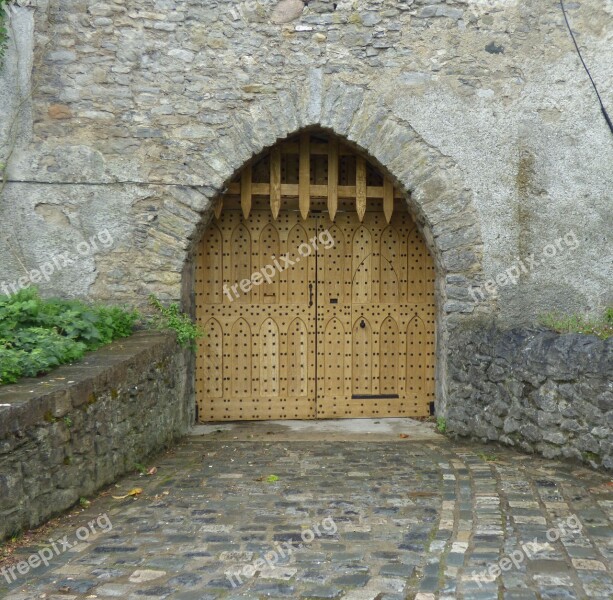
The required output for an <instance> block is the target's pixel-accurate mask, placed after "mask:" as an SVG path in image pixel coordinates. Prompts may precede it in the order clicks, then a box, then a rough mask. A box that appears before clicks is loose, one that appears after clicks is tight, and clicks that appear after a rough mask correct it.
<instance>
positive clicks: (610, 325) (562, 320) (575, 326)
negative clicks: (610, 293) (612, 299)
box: [539, 307, 613, 340]
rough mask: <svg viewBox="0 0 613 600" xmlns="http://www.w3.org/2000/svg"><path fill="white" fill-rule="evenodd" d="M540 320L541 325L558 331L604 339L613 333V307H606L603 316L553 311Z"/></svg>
mask: <svg viewBox="0 0 613 600" xmlns="http://www.w3.org/2000/svg"><path fill="white" fill-rule="evenodd" d="M539 321H540V323H541V325H544V326H545V327H548V328H549V329H553V330H554V331H557V332H558V333H584V334H586V335H595V336H597V337H599V338H601V339H603V340H606V339H607V338H609V337H611V336H612V335H613V307H608V308H606V309H605V311H604V314H603V315H602V317H590V316H588V315H563V314H560V313H557V312H551V313H547V314H545V315H543V316H542V317H541V318H540V319H539Z"/></svg>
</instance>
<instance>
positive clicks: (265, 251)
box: [195, 132, 435, 421]
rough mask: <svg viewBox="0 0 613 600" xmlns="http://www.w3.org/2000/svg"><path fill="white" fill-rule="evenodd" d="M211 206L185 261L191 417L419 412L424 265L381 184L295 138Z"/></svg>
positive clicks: (425, 318) (324, 143)
mask: <svg viewBox="0 0 613 600" xmlns="http://www.w3.org/2000/svg"><path fill="white" fill-rule="evenodd" d="M215 208H216V210H215V219H214V221H213V222H212V223H211V224H210V225H209V227H208V228H207V230H206V231H205V233H204V236H203V239H202V242H201V244H200V245H199V247H198V250H197V252H196V271H195V272H196V275H195V278H196V281H195V293H196V314H197V318H198V320H199V322H200V323H201V324H202V325H203V327H204V329H205V330H206V332H207V336H206V337H205V338H203V339H202V341H201V343H200V347H199V352H198V358H197V375H196V392H197V402H198V414H199V420H201V421H219V420H262V419H266V420H268V419H314V418H343V417H408V416H426V415H428V414H430V410H431V403H432V402H433V401H434V389H435V385H434V371H435V298H434V284H435V269H434V262H433V260H432V258H431V255H430V253H429V251H428V248H427V247H426V245H425V243H424V241H423V239H422V237H421V234H420V231H419V229H418V227H417V226H416V224H415V222H414V221H413V219H412V218H411V216H410V214H409V213H408V210H407V203H406V199H405V198H404V197H403V195H402V194H401V193H400V192H399V191H398V190H396V189H395V188H394V186H393V184H392V182H391V181H390V179H389V178H388V177H387V176H386V175H385V174H384V173H382V172H381V171H380V170H379V169H378V168H377V167H376V166H375V165H373V164H371V163H370V162H369V161H368V160H367V159H366V158H365V157H364V156H362V155H361V154H359V153H358V152H356V151H355V150H354V149H353V148H350V147H349V146H346V145H344V144H342V143H341V142H339V140H338V139H337V138H335V137H334V136H331V135H329V134H327V133H323V132H307V133H302V134H299V135H297V136H294V137H292V138H288V139H287V140H286V141H284V142H281V143H279V144H277V145H276V146H275V147H274V148H272V149H271V151H270V152H268V153H267V154H265V155H264V156H261V157H259V158H258V159H257V160H256V161H255V162H253V164H250V165H247V166H246V167H245V168H244V169H243V171H242V172H241V173H240V174H239V175H238V176H237V177H236V179H235V181H234V182H232V183H231V184H230V186H229V188H228V191H227V192H226V194H225V195H223V196H222V197H220V198H219V199H218V202H217V205H216V207H215Z"/></svg>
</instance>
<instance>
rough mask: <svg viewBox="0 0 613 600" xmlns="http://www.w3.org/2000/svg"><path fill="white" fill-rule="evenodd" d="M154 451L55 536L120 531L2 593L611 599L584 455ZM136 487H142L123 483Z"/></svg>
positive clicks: (141, 598) (336, 448)
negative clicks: (147, 469)
mask: <svg viewBox="0 0 613 600" xmlns="http://www.w3.org/2000/svg"><path fill="white" fill-rule="evenodd" d="M155 465H156V466H157V467H158V471H157V473H155V474H154V475H152V476H141V475H138V474H135V475H134V476H130V477H127V478H124V479H123V480H122V481H120V482H119V484H118V485H117V486H116V487H114V488H113V489H112V492H111V493H108V494H107V495H103V497H101V498H99V499H97V500H96V501H95V502H94V503H93V504H92V506H90V507H89V508H88V509H86V510H85V511H83V512H82V513H79V515H78V516H77V517H76V518H73V519H72V520H71V521H70V522H66V521H62V522H61V525H59V526H58V528H57V529H55V530H53V531H51V532H48V533H47V537H49V538H50V539H53V540H58V539H59V538H62V537H63V536H64V535H67V536H68V538H67V540H68V541H69V542H71V543H73V542H74V541H75V539H76V536H77V535H79V532H80V535H81V537H83V538H85V537H86V534H87V531H86V530H78V529H77V527H79V526H80V525H84V524H85V525H86V524H87V523H88V522H91V521H92V520H94V519H96V517H99V515H102V514H104V513H106V514H108V517H109V519H110V522H111V523H112V530H108V531H106V532H104V531H101V530H100V527H98V529H96V531H97V533H96V534H94V535H92V536H91V537H89V538H88V539H87V540H86V541H83V542H80V543H79V544H78V545H76V546H74V547H72V548H71V549H70V550H67V551H66V552H64V553H62V554H60V555H58V556H54V557H53V558H52V559H51V561H50V564H49V566H48V567H44V566H40V567H38V568H33V569H31V570H30V572H29V573H27V574H25V575H19V574H18V573H17V571H16V570H15V569H14V570H13V573H15V574H16V575H18V580H17V582H16V583H15V584H13V585H12V586H10V588H7V587H5V588H4V591H3V592H2V593H1V594H0V596H3V597H5V598H8V599H9V600H26V599H33V598H48V599H61V600H71V599H76V598H79V599H81V598H126V599H134V600H147V599H156V600H158V599H160V598H176V599H178V600H205V599H206V600H213V599H216V598H221V599H225V600H230V599H239V598H255V599H259V598H277V597H278V598H305V599H306V598H311V599H324V598H343V599H344V600H392V599H401V598H402V599H404V598H410V599H413V598H415V599H417V600H434V599H449V600H450V599H465V600H468V599H471V600H477V599H484V600H493V599H504V600H534V599H543V600H553V599H561V600H570V599H573V598H580V599H583V598H603V599H607V600H611V598H613V569H612V559H613V523H612V520H613V488H612V487H611V486H610V485H608V484H610V483H611V481H610V477H606V476H604V475H598V474H595V473H593V472H591V471H589V470H587V469H584V468H582V467H578V466H576V465H569V464H562V463H558V462H552V461H547V460H545V459H537V458H534V457H526V456H523V455H520V454H516V453H513V452H511V451H508V450H503V449H498V448H492V447H481V446H475V445H470V446H463V445H457V444H453V443H450V442H449V441H446V440H444V439H442V438H441V441H432V442H411V441H407V440H405V439H400V438H399V439H397V440H393V441H387V442H368V443H366V442H363V441H362V442H336V441H327V442H326V441H319V442H276V441H275V442H236V441H234V442H233V441H226V440H219V441H217V440H206V439H203V438H197V437H192V438H189V439H188V440H186V441H185V442H184V443H183V444H182V445H180V446H179V447H177V448H175V449H174V450H173V451H172V452H170V453H168V454H166V455H164V456H161V457H159V458H158V459H157V460H156V461H155ZM135 487H141V488H142V490H143V491H142V493H141V494H140V495H139V496H138V497H136V499H135V498H134V497H128V498H125V499H122V500H117V499H113V498H112V494H114V495H122V494H126V493H127V492H128V491H129V490H130V489H131V488H135ZM86 526H87V525H86ZM94 528H95V527H94ZM107 529H108V528H107ZM535 540H536V541H535ZM56 545H57V544H56ZM40 549H41V547H40V546H36V545H30V546H29V547H27V548H22V549H21V550H20V555H21V557H22V558H24V559H27V557H28V556H29V555H31V554H32V553H33V552H36V551H38V550H40ZM273 553H275V554H276V556H277V557H278V559H276V558H275V554H273ZM22 568H23V569H24V570H25V567H23V565H22ZM5 573H6V576H8V577H9V578H10V572H9V571H5ZM228 573H230V574H231V575H232V574H234V575H233V576H232V577H230V578H229V577H228V576H227V574H228ZM490 575H492V576H490ZM496 575H498V576H497V577H495V576H496ZM4 582H5V578H3V579H2V583H3V584H4Z"/></svg>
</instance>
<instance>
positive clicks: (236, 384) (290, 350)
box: [196, 204, 316, 421]
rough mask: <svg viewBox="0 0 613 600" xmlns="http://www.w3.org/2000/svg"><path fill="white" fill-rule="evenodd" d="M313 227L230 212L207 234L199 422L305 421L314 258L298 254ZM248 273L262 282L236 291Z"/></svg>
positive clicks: (311, 361) (202, 263) (200, 287)
mask: <svg viewBox="0 0 613 600" xmlns="http://www.w3.org/2000/svg"><path fill="white" fill-rule="evenodd" d="M313 225H314V223H312V222H309V221H306V222H305V221H302V220H301V219H300V216H299V213H298V212H284V213H283V214H281V215H279V218H278V220H276V221H273V220H272V219H271V217H270V211H269V210H268V209H266V210H262V209H255V210H252V211H251V214H250V217H249V219H247V220H245V219H243V216H242V213H241V210H240V208H239V207H238V206H237V207H236V208H235V209H234V210H233V209H232V206H231V204H230V206H229V207H228V209H227V210H224V213H223V216H222V218H221V219H219V221H218V222H216V223H215V224H213V225H211V226H210V229H209V230H208V231H207V235H206V239H205V241H204V243H203V244H202V246H201V249H200V252H199V255H198V257H197V258H198V260H197V265H196V273H197V274H196V299H197V303H198V305H199V306H200V307H201V310H199V311H198V312H199V315H198V317H199V318H198V320H199V322H200V324H201V325H202V327H203V328H204V330H205V331H206V337H204V338H202V339H201V340H200V343H199V352H198V356H197V367H196V369H197V370H196V389H197V396H198V415H199V419H200V420H201V421H220V420H259V419H312V418H315V416H316V403H315V298H314V288H313V286H314V282H315V256H314V251H313V254H312V255H311V256H302V255H301V254H300V253H299V252H298V249H299V248H301V249H302V250H303V252H305V248H306V246H304V244H307V245H308V244H309V240H310V239H311V238H312V237H313V235H314V229H313ZM285 254H287V257H288V259H289V261H285V260H283V259H282V258H281V257H282V256H283V255H285ZM291 262H293V263H295V264H294V265H290V264H289V263H291ZM281 269H283V270H281ZM254 273H261V274H262V273H263V275H262V278H261V281H262V283H259V284H258V285H254V286H253V287H252V288H251V289H250V290H248V291H247V292H245V291H244V290H243V289H241V287H240V282H241V281H246V280H249V279H251V278H252V276H253V274H254ZM264 275H268V277H267V278H265V277H264ZM255 281H259V279H258V278H255ZM237 284H238V285H237ZM224 286H225V288H224ZM244 289H245V290H247V289H248V286H247V285H245V286H244Z"/></svg>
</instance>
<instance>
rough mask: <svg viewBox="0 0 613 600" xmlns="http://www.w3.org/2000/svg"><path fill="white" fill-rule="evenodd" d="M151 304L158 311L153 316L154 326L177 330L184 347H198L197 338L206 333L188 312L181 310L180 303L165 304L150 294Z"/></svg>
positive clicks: (193, 348) (178, 337)
mask: <svg viewBox="0 0 613 600" xmlns="http://www.w3.org/2000/svg"><path fill="white" fill-rule="evenodd" d="M149 304H150V305H151V306H152V307H153V308H154V309H155V311H156V312H155V314H154V315H152V317H151V320H152V324H153V326H154V327H156V328H157V329H160V330H168V329H171V330H173V331H175V332H176V333H177V341H178V342H179V344H180V345H181V346H182V347H183V348H185V347H190V348H191V349H192V350H195V349H196V340H197V339H198V338H201V337H202V336H203V335H204V331H202V329H201V328H200V326H199V325H197V324H196V323H194V322H193V321H192V318H191V317H190V316H189V315H188V314H186V313H184V312H181V309H180V308H179V305H178V304H176V303H173V304H169V305H168V306H164V305H163V304H162V303H161V302H160V301H159V300H158V299H157V298H156V297H155V296H154V295H151V296H149Z"/></svg>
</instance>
